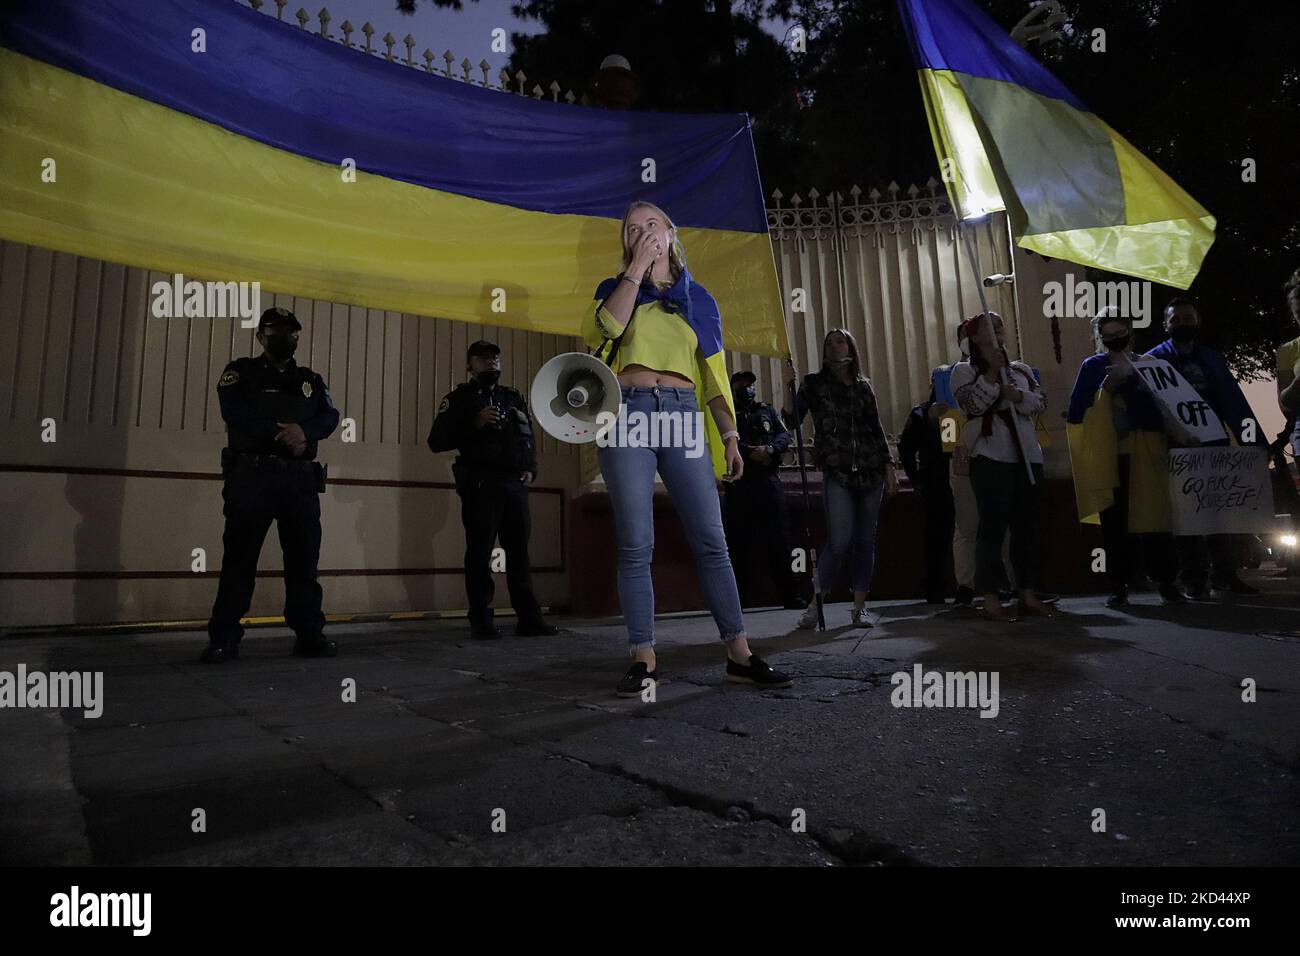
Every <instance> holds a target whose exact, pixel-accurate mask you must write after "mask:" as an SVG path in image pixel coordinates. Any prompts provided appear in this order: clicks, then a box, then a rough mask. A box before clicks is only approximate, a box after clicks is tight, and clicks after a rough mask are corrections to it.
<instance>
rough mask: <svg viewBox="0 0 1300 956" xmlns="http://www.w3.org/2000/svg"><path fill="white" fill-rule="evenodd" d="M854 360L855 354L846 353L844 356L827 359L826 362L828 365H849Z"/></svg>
mask: <svg viewBox="0 0 1300 956" xmlns="http://www.w3.org/2000/svg"><path fill="white" fill-rule="evenodd" d="M852 361H853V356H852V355H846V356H844V358H837V359H827V360H826V364H827V365H848V364H849V363H850V362H852Z"/></svg>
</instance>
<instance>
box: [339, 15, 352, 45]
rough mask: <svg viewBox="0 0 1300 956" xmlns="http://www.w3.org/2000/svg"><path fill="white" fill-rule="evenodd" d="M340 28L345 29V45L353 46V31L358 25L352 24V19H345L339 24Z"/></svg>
mask: <svg viewBox="0 0 1300 956" xmlns="http://www.w3.org/2000/svg"><path fill="white" fill-rule="evenodd" d="M339 29H340V30H342V31H343V45H344V46H345V47H349V48H350V47H351V46H352V31H353V30H355V29H356V27H354V26H353V25H352V22H351V21H350V20H344V21H343V22H342V23H340V24H339Z"/></svg>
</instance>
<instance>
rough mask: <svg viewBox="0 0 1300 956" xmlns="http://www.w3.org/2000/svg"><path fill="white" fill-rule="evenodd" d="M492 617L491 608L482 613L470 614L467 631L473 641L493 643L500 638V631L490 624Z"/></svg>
mask: <svg viewBox="0 0 1300 956" xmlns="http://www.w3.org/2000/svg"><path fill="white" fill-rule="evenodd" d="M492 617H493V614H492V609H491V608H488V610H487V611H486V612H482V613H475V612H473V611H471V612H470V614H469V629H470V632H471V633H472V634H473V635H474V638H475V640H479V641H494V640H496V639H497V638H499V637H500V636H501V631H500V629H499V628H498V627H497V626H496V625H495V624H493V623H492Z"/></svg>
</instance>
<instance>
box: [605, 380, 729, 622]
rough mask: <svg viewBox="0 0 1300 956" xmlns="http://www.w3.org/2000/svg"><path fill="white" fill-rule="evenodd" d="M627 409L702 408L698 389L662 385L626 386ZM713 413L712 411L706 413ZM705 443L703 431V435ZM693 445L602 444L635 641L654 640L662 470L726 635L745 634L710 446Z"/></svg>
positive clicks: (621, 595) (621, 589) (621, 594)
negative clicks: (653, 565) (693, 451)
mask: <svg viewBox="0 0 1300 956" xmlns="http://www.w3.org/2000/svg"><path fill="white" fill-rule="evenodd" d="M622 391H623V398H622V401H623V404H624V405H625V406H626V411H627V412H641V413H648V412H674V411H675V412H682V413H686V414H689V415H694V414H695V413H697V412H699V411H700V409H699V406H698V405H697V404H696V402H695V390H694V389H690V388H671V387H664V386H657V387H653V388H646V387H635V388H634V387H631V386H624V387H623V390H622ZM706 414H707V413H706ZM700 438H701V441H702V440H703V434H702V433H701V436H700ZM687 451H688V449H687V448H672V447H666V448H665V447H653V448H627V447H606V448H600V447H598V448H597V449H596V459H597V461H598V462H599V463H600V473H601V474H602V475H604V477H605V485H606V487H607V488H608V489H609V500H610V504H611V506H612V507H613V509H614V532H615V535H616V536H617V538H618V600H619V604H620V605H621V606H622V608H623V619H624V621H626V623H627V636H628V641H629V642H630V643H631V644H632V645H633V646H634V647H639V646H643V645H647V644H649V645H653V644H654V614H655V596H654V583H653V581H652V580H651V578H650V558H651V556H652V555H653V554H654V542H655V537H654V536H655V528H654V482H655V471H656V470H657V471H658V472H659V474H660V475H661V476H662V477H663V480H664V486H665V487H666V488H667V489H668V494H669V495H670V496H671V497H672V500H673V506H674V507H675V508H676V510H677V516H678V518H680V519H681V522H682V528H683V530H685V532H686V540H687V541H688V542H689V543H690V546H691V551H692V552H694V554H695V564H696V567H697V568H698V569H699V574H700V590H702V591H703V592H704V601H705V603H706V604H707V605H708V607H709V611H710V612H712V614H713V620H714V622H715V623H716V624H717V625H718V636H719V637H720V638H721V639H722V640H724V641H729V640H732V639H733V638H735V637H739V636H741V635H743V634H744V633H745V619H744V617H743V616H742V614H741V612H740V595H739V594H738V593H737V591H736V576H735V573H734V572H733V571H732V569H731V558H730V556H729V555H728V554H727V539H726V537H725V536H724V534H723V532H722V509H721V507H720V506H719V503H718V489H717V485H716V483H715V481H714V477H713V461H712V458H711V457H710V455H709V451H708V446H707V445H705V446H703V454H701V455H699V456H698V457H696V458H690V457H688V456H687Z"/></svg>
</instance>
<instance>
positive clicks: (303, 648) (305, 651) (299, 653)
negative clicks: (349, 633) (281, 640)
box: [293, 637, 339, 657]
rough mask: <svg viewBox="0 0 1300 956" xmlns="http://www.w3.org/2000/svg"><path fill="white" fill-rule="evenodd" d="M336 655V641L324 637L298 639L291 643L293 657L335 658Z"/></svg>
mask: <svg viewBox="0 0 1300 956" xmlns="http://www.w3.org/2000/svg"><path fill="white" fill-rule="evenodd" d="M338 653H339V644H338V641H331V640H329V639H327V638H324V637H314V638H312V637H309V638H301V637H300V638H298V640H296V641H294V642H293V656H294V657H337V656H338Z"/></svg>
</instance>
